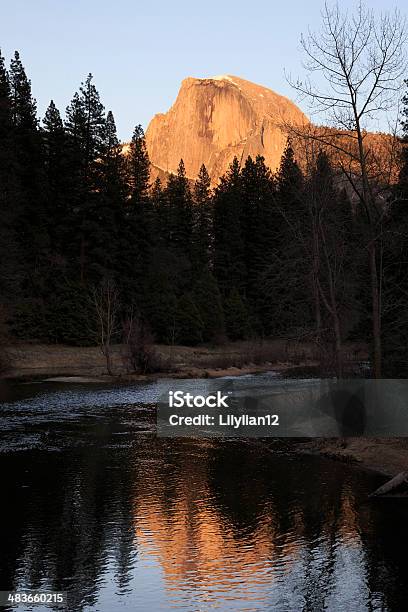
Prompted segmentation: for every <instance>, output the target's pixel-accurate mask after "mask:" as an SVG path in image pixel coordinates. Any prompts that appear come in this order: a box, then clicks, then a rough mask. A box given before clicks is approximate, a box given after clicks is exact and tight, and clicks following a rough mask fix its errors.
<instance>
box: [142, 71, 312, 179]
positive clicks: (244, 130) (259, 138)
mask: <svg viewBox="0 0 408 612" xmlns="http://www.w3.org/2000/svg"><path fill="white" fill-rule="evenodd" d="M288 123H290V124H297V125H299V124H302V125H303V124H305V123H308V119H307V117H306V116H305V115H304V114H303V113H302V111H301V110H300V109H299V108H298V107H297V106H296V105H295V104H294V103H293V102H291V101H290V100H288V98H285V97H283V96H280V95H278V94H276V93H275V92H273V91H272V90H270V89H267V88H266V87H262V86H261V85H256V84H255V83H251V82H249V81H245V80H244V79H240V78H238V77H235V76H229V75H223V76H218V77H213V78H209V79H194V78H187V79H185V80H184V81H183V82H182V85H181V88H180V91H179V93H178V96H177V99H176V101H175V103H174V104H173V106H172V107H171V108H170V110H169V111H168V112H167V113H164V114H162V113H161V114H158V115H155V116H154V117H153V119H152V120H151V122H150V124H149V127H148V129H147V132H146V141H147V148H148V151H149V156H150V160H151V163H152V166H153V168H152V170H153V174H157V173H160V172H161V173H163V172H165V173H174V172H176V171H177V166H178V164H179V162H180V159H181V158H182V159H183V161H184V164H185V168H186V174H187V176H188V177H189V178H196V176H197V174H198V171H199V169H200V166H201V164H202V163H204V164H205V165H206V167H207V170H208V172H209V174H210V176H211V179H212V182H213V183H216V182H217V180H218V178H219V177H220V176H221V175H222V174H223V173H224V172H225V171H226V170H227V168H228V166H229V164H230V163H231V162H232V160H233V158H234V157H235V156H236V157H238V159H239V160H245V159H246V158H247V157H248V155H251V156H252V157H256V155H263V156H264V157H265V162H266V164H267V165H268V166H269V167H270V168H271V170H275V169H276V168H277V167H278V165H279V162H280V158H281V155H282V152H283V149H284V146H285V143H286V138H287V136H286V134H285V124H288ZM155 170H156V172H155Z"/></svg>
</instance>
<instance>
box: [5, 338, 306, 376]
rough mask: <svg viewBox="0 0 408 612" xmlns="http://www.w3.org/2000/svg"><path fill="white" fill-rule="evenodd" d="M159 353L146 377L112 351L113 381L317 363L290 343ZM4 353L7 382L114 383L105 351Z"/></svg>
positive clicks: (122, 351)
mask: <svg viewBox="0 0 408 612" xmlns="http://www.w3.org/2000/svg"><path fill="white" fill-rule="evenodd" d="M153 350H154V356H155V362H156V367H155V370H156V371H155V372H153V373H152V374H149V375H147V376H146V375H145V374H138V373H133V372H131V371H130V368H129V363H128V360H127V357H126V347H125V346H123V345H115V346H112V347H111V361H112V371H113V375H114V376H113V379H115V380H116V379H122V380H124V381H125V382H126V381H128V380H138V379H141V380H144V379H146V378H148V379H150V378H157V377H158V376H164V375H165V376H166V377H167V376H172V377H182V378H206V377H217V376H227V375H229V376H240V375H243V374H253V373H256V372H262V371H267V370H270V369H274V370H283V369H285V368H288V367H293V366H296V365H303V366H310V365H312V364H313V363H314V361H313V351H312V347H310V346H308V345H306V344H299V343H294V342H291V341H288V340H284V339H276V340H270V341H268V342H262V343H260V342H235V343H227V344H224V345H221V346H201V347H186V346H165V345H155V346H154V347H153ZM3 352H4V355H5V359H4V361H5V363H6V365H7V367H5V368H4V369H3V372H2V374H1V377H2V378H14V379H30V378H31V379H32V378H55V377H61V378H64V379H67V378H70V377H75V378H77V377H83V379H84V380H86V379H92V380H94V379H95V378H97V379H99V380H100V381H105V382H111V381H112V376H108V374H107V370H106V359H105V357H104V355H103V354H102V352H101V350H100V349H99V347H73V346H64V345H43V344H27V343H24V344H23V343H21V344H16V345H12V346H6V347H4V350H3Z"/></svg>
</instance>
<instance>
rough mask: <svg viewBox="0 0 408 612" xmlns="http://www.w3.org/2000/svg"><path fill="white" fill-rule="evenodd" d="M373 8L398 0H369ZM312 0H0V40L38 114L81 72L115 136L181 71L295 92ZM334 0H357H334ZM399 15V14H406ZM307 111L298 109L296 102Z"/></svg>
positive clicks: (64, 99)
mask: <svg viewBox="0 0 408 612" xmlns="http://www.w3.org/2000/svg"><path fill="white" fill-rule="evenodd" d="M367 4H368V6H370V7H372V8H374V9H378V10H379V11H381V10H386V9H390V8H393V7H395V6H396V7H398V8H400V10H401V11H402V12H404V5H405V2H403V1H402V0H394V1H393V0H371V2H370V1H369V2H368V3H367ZM321 6H322V3H321V2H320V1H314V0H309V1H308V0H287V1H285V0H279V1H273V0H256V1H255V0H252V1H251V0H245V1H242V0H235V1H231V0H206V1H205V2H197V1H194V0H193V1H191V0H190V2H188V1H185V0H183V1H179V0H156V1H155V2H152V1H151V0H150V1H149V0H143V1H139V0H1V1H0V47H1V48H2V52H3V55H5V56H6V58H7V60H9V59H10V56H11V54H12V53H13V52H14V50H15V49H18V50H19V51H20V53H21V57H22V61H23V64H24V65H25V67H26V70H27V74H28V76H29V77H30V78H31V80H32V88H33V93H34V96H35V97H36V99H37V102H38V110H39V114H40V116H42V115H43V114H44V111H45V108H46V107H47V105H48V103H49V100H50V99H51V98H53V99H54V101H55V103H56V104H57V106H58V107H59V108H60V110H61V111H63V110H64V109H65V107H66V106H67V104H68V103H69V101H70V99H71V98H72V95H73V93H74V91H76V90H77V89H78V86H79V84H80V82H81V81H82V80H84V79H85V77H86V75H87V73H88V72H92V73H93V75H94V77H95V79H94V82H95V85H96V87H97V89H98V90H99V92H100V94H101V98H102V102H103V103H104V105H105V107H106V109H111V110H112V111H113V113H114V115H115V119H116V123H117V126H118V132H119V136H120V138H121V139H122V140H128V139H129V138H130V136H131V133H132V130H133V127H134V125H135V124H136V123H141V124H142V125H143V127H147V125H148V123H149V120H150V119H151V117H152V116H153V115H154V114H155V113H157V112H164V111H166V110H167V109H168V108H169V107H170V105H171V104H172V103H173V101H174V100H175V97H176V95H177V91H178V89H179V86H180V82H181V80H182V79H183V78H185V77H187V76H194V77H206V76H207V77H208V76H215V75H218V74H235V75H237V76H240V77H243V78H246V79H248V80H251V81H254V82H257V83H260V84H262V85H265V86H266V87H270V88H271V89H273V90H275V91H277V92H278V93H281V94H284V95H287V96H288V97H291V98H294V94H293V92H292V91H291V89H290V87H289V85H288V84H287V82H286V80H285V76H284V70H285V69H286V71H287V72H290V73H292V74H294V75H298V74H301V73H302V69H301V55H300V50H299V38H300V34H301V32H306V31H307V28H308V26H311V27H312V28H316V27H318V25H319V22H320V9H321ZM341 6H342V7H343V8H345V7H353V6H355V2H353V1H351V0H341ZM405 12H406V11H405ZM304 110H306V109H304Z"/></svg>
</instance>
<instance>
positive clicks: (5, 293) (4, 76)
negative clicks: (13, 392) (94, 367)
mask: <svg viewBox="0 0 408 612" xmlns="http://www.w3.org/2000/svg"><path fill="white" fill-rule="evenodd" d="M19 195H20V194H19V190H18V183H17V176H16V159H15V150H14V146H13V124H12V100H11V90H10V82H9V76H8V73H7V70H6V67H5V63H4V58H3V56H2V54H1V51H0V219H1V221H0V262H1V264H0V265H1V267H0V295H1V296H2V301H10V300H13V299H14V298H17V297H18V295H19V290H20V288H21V286H20V285H21V278H22V273H23V268H22V265H23V264H22V258H21V251H20V245H19V240H18V223H17V218H18V215H17V213H18V210H17V207H16V203H17V200H18V197H19Z"/></svg>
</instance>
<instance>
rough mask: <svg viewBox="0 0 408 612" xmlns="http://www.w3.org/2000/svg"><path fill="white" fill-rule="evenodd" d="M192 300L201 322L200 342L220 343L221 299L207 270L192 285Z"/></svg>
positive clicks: (222, 314) (222, 333) (215, 282)
mask: <svg viewBox="0 0 408 612" xmlns="http://www.w3.org/2000/svg"><path fill="white" fill-rule="evenodd" d="M192 299H193V301H194V304H195V305H196V307H197V310H198V312H199V315H200V319H201V321H202V340H203V341H204V342H210V341H215V342H219V341H222V340H223V339H224V337H225V320H224V312H223V307H222V297H221V293H220V291H219V289H218V285H217V281H216V280H215V278H214V276H213V275H212V274H211V272H209V271H208V270H206V269H205V270H204V272H202V273H201V276H200V277H199V278H198V279H197V280H196V282H195V283H194V286H193V291H192Z"/></svg>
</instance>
